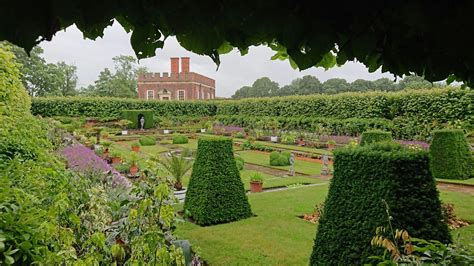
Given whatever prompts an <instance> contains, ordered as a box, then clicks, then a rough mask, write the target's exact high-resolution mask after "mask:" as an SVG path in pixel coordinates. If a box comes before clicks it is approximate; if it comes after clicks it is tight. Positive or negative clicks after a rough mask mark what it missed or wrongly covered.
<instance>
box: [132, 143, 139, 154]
mask: <svg viewBox="0 0 474 266" xmlns="http://www.w3.org/2000/svg"><path fill="white" fill-rule="evenodd" d="M140 146H141V145H140V142H138V141H135V142H133V143H132V151H134V152H139V151H140Z"/></svg>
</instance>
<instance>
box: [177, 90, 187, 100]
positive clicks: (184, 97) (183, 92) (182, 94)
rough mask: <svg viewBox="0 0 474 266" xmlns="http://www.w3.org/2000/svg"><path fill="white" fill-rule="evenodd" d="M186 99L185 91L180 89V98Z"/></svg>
mask: <svg viewBox="0 0 474 266" xmlns="http://www.w3.org/2000/svg"><path fill="white" fill-rule="evenodd" d="M185 99H186V96H185V91H178V100H179V101H184V100H185Z"/></svg>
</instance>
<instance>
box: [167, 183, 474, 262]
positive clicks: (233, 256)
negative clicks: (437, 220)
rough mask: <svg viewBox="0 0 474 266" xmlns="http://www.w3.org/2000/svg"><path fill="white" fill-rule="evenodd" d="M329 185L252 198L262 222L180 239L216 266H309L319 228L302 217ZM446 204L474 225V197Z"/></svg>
mask: <svg viewBox="0 0 474 266" xmlns="http://www.w3.org/2000/svg"><path fill="white" fill-rule="evenodd" d="M327 189H328V185H321V186H314V187H301V188H296V189H290V190H285V191H277V192H270V193H256V194H250V195H249V196H248V197H249V201H250V204H251V206H252V211H253V213H254V214H256V215H257V217H252V218H249V219H245V220H241V221H238V222H233V223H228V224H221V225H215V226H208V227H200V226H197V225H195V224H192V223H189V222H185V223H182V224H179V225H178V228H177V231H176V234H177V235H178V236H179V238H180V239H189V240H190V241H191V243H192V244H193V245H195V246H197V247H199V251H200V254H201V256H202V257H203V258H204V259H205V260H206V261H207V262H208V263H210V264H211V265H307V264H308V259H309V256H310V254H311V250H312V246H313V239H314V237H315V233H316V226H315V225H313V224H311V223H309V222H306V221H304V220H302V219H300V218H297V217H296V216H298V215H302V214H304V213H310V212H311V211H312V210H313V207H314V205H315V204H318V203H320V202H322V201H323V200H324V199H325V197H326V195H327ZM440 196H441V199H442V200H443V201H444V202H450V203H454V205H455V212H456V214H457V215H458V216H459V217H461V218H463V219H466V220H468V221H470V222H474V212H473V211H472V206H474V197H472V196H471V195H469V194H464V193H455V192H445V191H443V192H441V193H440ZM458 233H459V234H461V237H462V241H463V242H464V243H467V242H468V241H469V242H470V243H472V242H473V237H474V225H471V226H468V227H464V228H461V229H459V230H456V231H453V232H452V234H453V236H455V235H457V234H458Z"/></svg>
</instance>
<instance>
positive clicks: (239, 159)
mask: <svg viewBox="0 0 474 266" xmlns="http://www.w3.org/2000/svg"><path fill="white" fill-rule="evenodd" d="M235 163H236V164H237V169H239V171H242V170H244V165H245V161H244V158H242V157H240V156H236V157H235Z"/></svg>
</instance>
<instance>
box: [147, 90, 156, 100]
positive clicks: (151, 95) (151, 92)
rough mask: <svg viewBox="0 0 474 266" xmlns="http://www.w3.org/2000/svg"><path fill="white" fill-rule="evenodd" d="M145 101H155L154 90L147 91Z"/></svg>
mask: <svg viewBox="0 0 474 266" xmlns="http://www.w3.org/2000/svg"><path fill="white" fill-rule="evenodd" d="M146 99H147V100H149V99H155V91H154V90H147V91H146Z"/></svg>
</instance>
